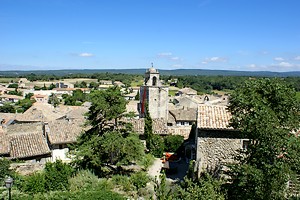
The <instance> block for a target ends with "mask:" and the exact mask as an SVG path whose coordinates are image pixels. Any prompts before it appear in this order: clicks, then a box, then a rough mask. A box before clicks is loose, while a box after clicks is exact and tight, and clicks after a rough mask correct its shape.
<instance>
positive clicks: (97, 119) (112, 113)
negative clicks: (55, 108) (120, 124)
mask: <svg viewBox="0 0 300 200" xmlns="http://www.w3.org/2000/svg"><path fill="white" fill-rule="evenodd" d="M90 100H91V102H92V105H91V107H90V110H89V112H88V120H89V124H90V125H91V126H92V130H93V132H94V134H96V135H101V134H103V133H104V131H105V127H106V126H107V125H108V124H107V122H108V121H114V122H115V123H114V126H115V128H116V125H117V121H118V119H119V118H120V117H121V116H122V114H123V113H124V112H125V111H126V104H127V101H126V100H125V99H124V98H123V96H122V94H121V91H120V88H118V87H110V88H108V89H107V90H100V91H99V90H94V91H92V92H91V93H90Z"/></svg>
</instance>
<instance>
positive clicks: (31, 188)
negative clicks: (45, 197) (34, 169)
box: [21, 173, 46, 194]
mask: <svg viewBox="0 0 300 200" xmlns="http://www.w3.org/2000/svg"><path fill="white" fill-rule="evenodd" d="M45 185H46V180H45V174H44V173H35V174H32V175H31V176H28V177H25V179H24V182H23V184H22V186H21V190H22V191H23V192H27V193H30V194H36V193H39V192H46V188H45Z"/></svg>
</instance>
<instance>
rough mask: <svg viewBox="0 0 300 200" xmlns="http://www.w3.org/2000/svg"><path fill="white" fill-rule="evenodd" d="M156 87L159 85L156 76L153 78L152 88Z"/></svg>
mask: <svg viewBox="0 0 300 200" xmlns="http://www.w3.org/2000/svg"><path fill="white" fill-rule="evenodd" d="M156 85H157V78H156V76H154V77H153V78H152V86H156Z"/></svg>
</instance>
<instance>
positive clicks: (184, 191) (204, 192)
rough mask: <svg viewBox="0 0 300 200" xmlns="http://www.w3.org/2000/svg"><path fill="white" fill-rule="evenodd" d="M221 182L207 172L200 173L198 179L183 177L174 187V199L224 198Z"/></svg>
mask: <svg viewBox="0 0 300 200" xmlns="http://www.w3.org/2000/svg"><path fill="white" fill-rule="evenodd" d="M221 185H222V182H221V181H219V180H216V179H214V178H213V177H211V176H210V175H209V174H202V176H201V177H200V179H199V180H192V179H188V178H186V177H185V178H184V181H183V182H181V184H180V186H179V187H177V188H176V189H175V193H174V199H199V200H207V199H211V200H224V199H225V196H224V194H222V192H221Z"/></svg>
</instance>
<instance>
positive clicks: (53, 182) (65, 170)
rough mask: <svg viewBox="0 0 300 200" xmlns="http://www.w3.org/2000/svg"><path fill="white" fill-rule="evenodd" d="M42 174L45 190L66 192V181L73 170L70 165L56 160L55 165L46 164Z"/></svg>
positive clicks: (67, 183)
mask: <svg viewBox="0 0 300 200" xmlns="http://www.w3.org/2000/svg"><path fill="white" fill-rule="evenodd" d="M44 173H45V180H46V185H45V188H46V189H47V190H66V189H68V188H69V182H68V179H69V177H71V175H72V173H73V169H72V167H71V166H70V165H68V164H66V163H63V162H62V161H61V160H58V161H56V162H55V163H50V162H48V163H46V167H45V172H44Z"/></svg>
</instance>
